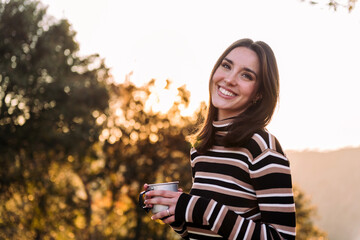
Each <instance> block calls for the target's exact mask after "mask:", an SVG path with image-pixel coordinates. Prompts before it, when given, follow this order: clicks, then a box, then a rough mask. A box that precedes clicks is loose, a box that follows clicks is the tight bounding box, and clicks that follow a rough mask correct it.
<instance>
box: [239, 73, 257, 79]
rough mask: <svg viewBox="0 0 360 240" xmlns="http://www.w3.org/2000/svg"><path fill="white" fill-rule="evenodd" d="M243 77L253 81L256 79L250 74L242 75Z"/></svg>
mask: <svg viewBox="0 0 360 240" xmlns="http://www.w3.org/2000/svg"><path fill="white" fill-rule="evenodd" d="M241 76H242V77H244V78H246V79H248V80H253V79H254V78H253V76H252V75H251V74H249V73H243V74H241Z"/></svg>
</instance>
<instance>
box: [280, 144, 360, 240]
mask: <svg viewBox="0 0 360 240" xmlns="http://www.w3.org/2000/svg"><path fill="white" fill-rule="evenodd" d="M286 154H287V156H288V158H289V159H290V163H291V169H292V175H293V181H294V183H295V184H297V185H298V186H299V187H300V188H301V189H302V190H304V191H305V193H306V194H307V195H309V196H310V197H311V202H312V204H313V205H315V206H316V207H317V210H318V216H319V217H318V219H315V223H316V225H317V226H318V227H320V228H321V229H322V230H324V231H326V232H327V233H328V236H329V239H330V240H343V239H346V240H360V201H359V200H360V173H359V171H360V147H359V148H346V149H340V150H337V151H331V152H316V151H304V152H296V151H286Z"/></svg>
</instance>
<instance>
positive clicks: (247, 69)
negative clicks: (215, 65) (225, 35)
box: [224, 57, 257, 78]
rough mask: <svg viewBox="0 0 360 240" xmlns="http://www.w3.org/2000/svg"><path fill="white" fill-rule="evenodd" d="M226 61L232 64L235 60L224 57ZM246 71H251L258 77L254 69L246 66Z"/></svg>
mask: <svg viewBox="0 0 360 240" xmlns="http://www.w3.org/2000/svg"><path fill="white" fill-rule="evenodd" d="M224 60H225V61H227V62H229V63H230V64H234V62H233V61H232V60H230V59H228V58H226V57H225V58H224ZM244 69H245V71H248V72H251V73H253V74H254V75H255V77H256V78H257V74H256V72H255V71H254V70H251V69H250V68H247V67H244Z"/></svg>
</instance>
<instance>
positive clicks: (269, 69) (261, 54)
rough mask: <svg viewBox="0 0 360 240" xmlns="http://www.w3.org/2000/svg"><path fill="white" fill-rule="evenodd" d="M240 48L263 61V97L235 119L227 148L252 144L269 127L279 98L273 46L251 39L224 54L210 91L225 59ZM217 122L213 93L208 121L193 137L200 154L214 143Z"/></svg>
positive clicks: (226, 138) (261, 64) (228, 137)
mask: <svg viewBox="0 0 360 240" xmlns="http://www.w3.org/2000/svg"><path fill="white" fill-rule="evenodd" d="M237 47H246V48H249V49H251V50H253V51H254V52H255V53H256V54H257V56H258V58H259V64H260V73H259V76H258V80H259V87H258V93H257V95H258V96H261V98H260V99H259V100H258V101H257V102H256V103H254V104H252V105H251V106H249V107H248V108H247V109H246V110H245V111H244V112H243V113H241V114H239V115H238V116H236V117H235V118H234V121H233V124H231V125H230V127H229V129H228V133H227V135H226V136H225V137H224V138H223V144H224V145H225V146H227V147H235V146H242V145H244V144H246V142H247V141H249V139H250V138H251V137H252V135H253V134H254V132H255V131H257V130H259V129H263V128H265V126H266V125H267V124H269V122H270V120H271V117H272V115H273V113H274V110H275V108H276V104H277V102H278V98H279V72H278V67H277V63H276V59H275V55H274V53H273V51H272V50H271V48H270V46H269V45H267V44H266V43H265V42H262V41H257V42H254V41H253V40H251V39H241V40H238V41H236V42H234V43H233V44H231V45H230V46H229V47H228V48H227V49H226V50H225V51H224V52H223V54H222V55H221V56H220V57H219V59H218V60H217V62H216V63H215V66H214V67H213V69H212V72H211V75H210V81H209V88H210V86H211V82H212V78H213V75H214V73H215V71H216V70H217V68H218V67H219V66H220V64H221V62H222V61H223V59H224V58H225V57H226V56H227V55H228V54H229V53H230V52H231V51H232V50H233V49H234V48H237ZM216 119H217V108H215V107H214V105H213V104H212V102H211V91H210V100H209V107H208V110H207V114H206V119H205V121H204V123H203V124H202V127H201V129H200V130H199V131H198V132H197V133H196V134H195V135H194V136H192V137H190V139H191V138H192V139H193V141H192V143H193V145H194V147H195V148H196V150H197V151H198V152H200V153H201V152H205V151H206V150H208V149H209V148H211V147H212V145H213V144H214V134H215V129H214V127H213V125H212V123H213V121H215V120H216Z"/></svg>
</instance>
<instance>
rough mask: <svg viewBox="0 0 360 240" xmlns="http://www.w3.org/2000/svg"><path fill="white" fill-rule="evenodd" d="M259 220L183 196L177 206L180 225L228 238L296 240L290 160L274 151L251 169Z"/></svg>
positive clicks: (220, 206)
mask: <svg viewBox="0 0 360 240" xmlns="http://www.w3.org/2000/svg"><path fill="white" fill-rule="evenodd" d="M249 171H250V177H251V179H252V181H253V185H254V188H255V192H256V196H257V199H258V205H259V211H260V215H261V216H260V218H259V219H260V220H257V221H253V220H250V219H245V218H244V217H242V216H241V215H239V214H237V213H235V212H234V211H232V210H230V209H229V208H228V207H227V206H225V205H223V204H221V203H219V202H216V201H214V200H213V199H206V198H204V197H199V196H195V195H190V194H186V193H183V194H182V195H181V196H180V198H179V200H178V203H177V205H176V209H175V219H176V221H177V222H188V223H194V224H196V225H205V226H208V227H209V228H210V229H211V231H213V232H214V233H217V234H219V235H220V236H222V237H225V238H227V239H295V204H294V199H293V193H292V183H291V176H290V168H289V162H288V160H287V159H286V158H285V157H284V156H283V155H282V154H279V153H276V152H273V151H272V150H269V151H265V152H264V153H263V154H261V155H260V156H259V157H258V158H256V159H254V161H253V165H252V166H250V167H249Z"/></svg>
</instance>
